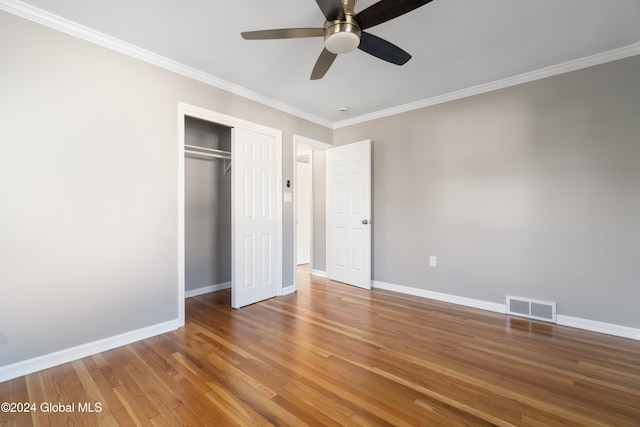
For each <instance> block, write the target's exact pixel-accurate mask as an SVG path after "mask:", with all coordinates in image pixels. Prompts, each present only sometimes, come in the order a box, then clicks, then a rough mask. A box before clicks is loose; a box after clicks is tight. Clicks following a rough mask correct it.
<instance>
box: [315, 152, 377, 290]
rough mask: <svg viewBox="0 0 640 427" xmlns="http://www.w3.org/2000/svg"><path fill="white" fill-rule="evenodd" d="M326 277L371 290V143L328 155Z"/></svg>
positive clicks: (328, 153)
mask: <svg viewBox="0 0 640 427" xmlns="http://www.w3.org/2000/svg"><path fill="white" fill-rule="evenodd" d="M326 162H327V192H328V193H327V196H328V197H327V222H328V226H327V228H328V239H327V240H328V241H327V248H328V249H327V255H328V256H327V258H328V262H327V275H328V277H329V278H330V279H333V280H337V281H339V282H343V283H348V284H350V285H355V286H359V287H361V288H365V289H371V141H370V140H366V141H361V142H356V143H353V144H347V145H343V146H340V147H336V148H332V149H330V150H328V151H327V159H326Z"/></svg>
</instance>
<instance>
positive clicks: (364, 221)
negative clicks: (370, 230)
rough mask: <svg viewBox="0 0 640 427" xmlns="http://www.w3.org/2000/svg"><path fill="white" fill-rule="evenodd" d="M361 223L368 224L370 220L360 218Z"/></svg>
mask: <svg viewBox="0 0 640 427" xmlns="http://www.w3.org/2000/svg"><path fill="white" fill-rule="evenodd" d="M362 223H363V224H364V225H367V224H370V223H371V221H368V220H366V219H363V220H362Z"/></svg>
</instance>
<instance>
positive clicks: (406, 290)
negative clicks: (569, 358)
mask: <svg viewBox="0 0 640 427" xmlns="http://www.w3.org/2000/svg"><path fill="white" fill-rule="evenodd" d="M373 287H374V289H384V290H387V291H393V292H398V293H401V294H406V295H413V296H417V297H422V298H429V299H433V300H436V301H443V302H449V303H452V304H458V305H462V306H465V307H472V308H478V309H481V310H487V311H493V312H495V313H501V314H506V315H509V314H508V313H507V305H506V304H498V303H493V302H488V301H483V300H477V299H472V298H465V297H459V296H456V295H449V294H443V293H440V292H433V291H427V290H425V289H418V288H413V287H411V286H402V285H394V284H392V283H385V282H379V281H377V280H374V281H373ZM556 321H557V325H560V326H568V327H571V328H578V329H584V330H586V331H590V332H598V333H601V334H607V335H614V336H617V337H622V338H629V339H633V340H640V329H638V328H632V327H629V326H621V325H614V324H612V323H604V322H598V321H596V320H588V319H581V318H579V317H572V316H565V315H561V314H558V315H557V316H556Z"/></svg>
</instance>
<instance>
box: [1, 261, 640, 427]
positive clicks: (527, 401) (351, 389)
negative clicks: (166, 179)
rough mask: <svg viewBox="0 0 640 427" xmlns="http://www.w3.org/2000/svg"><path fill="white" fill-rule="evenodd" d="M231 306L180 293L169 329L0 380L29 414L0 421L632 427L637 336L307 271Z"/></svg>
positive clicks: (638, 410)
mask: <svg viewBox="0 0 640 427" xmlns="http://www.w3.org/2000/svg"><path fill="white" fill-rule="evenodd" d="M229 303H230V294H229V291H221V292H216V293H213V294H208V295H203V296H200V297H195V298H191V299H189V300H187V305H186V313H187V322H186V326H185V327H184V328H181V329H180V330H178V331H175V332H171V333H168V334H164V335H161V336H158V337H154V338H150V339H147V340H144V341H140V342H137V343H134V344H131V345H128V346H125V347H121V348H118V349H115V350H111V351H107V352H104V353H100V354H98V355H95V356H91V357H87V358H84V359H81V360H78V361H75V362H72V363H68V364H65V365H61V366H58V367H55V368H51V369H47V370H45V371H42V372H38V373H35V374H31V375H27V376H26V377H22V378H18V379H15V380H12V381H6V382H4V383H1V384H0V402H28V403H31V404H34V403H35V404H36V406H37V411H36V412H33V413H30V414H24V413H22V414H17V413H3V412H0V424H1V425H3V426H4V425H16V426H29V425H36V426H48V425H52V426H57V425H78V426H80V425H81V426H90V425H106V426H110V425H113V426H128V425H132V426H133V425H160V426H171V425H188V426H202V425H203V426H212V425H220V426H235V425H238V426H245V425H246V426H263V425H289V426H304V425H312V426H313V425H373V426H382V425H393V426H405V425H407V426H416V425H425V426H440V425H442V426H457V425H470V426H490V425H497V426H640V342H638V341H633V340H627V339H623V338H616V337H610V336H606V335H600V334H595V333H589V332H584V331H580V330H576V329H571V328H565V327H559V326H555V325H550V324H545V323H539V322H533V321H528V320H523V319H519V318H513V317H512V318H510V317H508V316H504V315H500V314H494V313H490V312H485V311H479V310H473V309H468V308H463V307H459V306H455V305H450V304H445V303H440V302H434V301H430V300H426V299H421V298H416V297H410V296H406V295H401V294H396V293H393V292H386V291H378V290H375V291H365V290H360V289H357V288H353V287H350V286H346V285H343V284H339V283H334V282H331V281H328V280H324V279H318V278H315V277H313V278H311V277H310V276H309V270H308V269H300V271H299V277H298V292H297V293H296V294H292V295H288V296H284V297H280V298H275V299H272V300H269V301H265V302H262V303H259V304H255V305H252V306H249V307H245V308H243V309H240V310H232V309H231V308H230V306H229ZM43 403H44V404H47V403H55V404H58V403H62V404H65V405H74V406H73V407H71V408H70V409H72V410H73V411H72V412H70V413H53V412H48V413H47V412H43V411H42V410H41V407H40V406H41V405H42V404H43ZM96 403H98V404H99V407H98V406H96V405H95V404H96ZM87 404H91V405H92V406H91V408H89V407H82V408H80V406H81V405H87ZM99 408H101V411H99V412H88V411H87V409H94V410H96V409H99ZM45 409H46V408H45ZM66 409H69V407H66ZM81 409H84V411H82V410H81Z"/></svg>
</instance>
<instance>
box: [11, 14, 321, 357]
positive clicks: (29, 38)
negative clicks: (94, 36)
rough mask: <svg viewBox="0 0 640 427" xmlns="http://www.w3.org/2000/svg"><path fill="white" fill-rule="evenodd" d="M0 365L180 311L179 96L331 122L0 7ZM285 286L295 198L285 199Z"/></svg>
mask: <svg viewBox="0 0 640 427" xmlns="http://www.w3.org/2000/svg"><path fill="white" fill-rule="evenodd" d="M0 52H2V55H1V56H0V94H1V95H0V120H1V125H0V200H1V203H0V367H1V366H4V365H8V364H12V363H14V362H18V361H23V360H27V359H30V358H34V357H37V356H41V355H46V354H49V353H52V352H55V351H59V350H63V349H67V348H72V347H75V346H79V345H81V344H85V343H90V342H93V341H96V340H99V339H103V338H109V337H114V336H117V335H120V334H124V333H127V332H131V331H135V330H138V329H140V328H144V327H149V326H153V325H158V324H161V323H164V322H168V321H171V320H175V319H177V316H178V304H179V303H180V301H178V286H177V280H178V279H177V278H178V264H177V261H178V259H177V258H178V253H177V251H178V245H177V239H178V236H177V194H178V190H177V185H178V176H177V165H178V160H177V153H178V147H177V144H178V102H180V101H182V102H186V103H189V104H192V105H197V106H199V107H202V108H206V109H209V110H213V111H217V112H220V113H223V114H227V115H231V116H235V117H238V118H241V119H244V120H249V121H252V122H255V123H259V124H263V125H266V126H270V127H273V128H276V129H281V130H282V131H283V163H282V164H283V179H284V180H285V182H286V180H287V179H293V177H292V174H293V157H292V156H293V135H294V134H297V135H303V136H306V137H309V138H312V139H317V140H324V141H330V140H331V135H332V131H331V129H328V128H325V127H322V126H319V125H317V124H314V123H311V122H308V121H305V120H302V119H300V118H297V117H294V116H291V115H289V114H286V113H283V112H281V111H279V110H276V109H272V108H269V107H266V106H264V105H262V104H259V103H256V102H253V101H250V100H248V99H246V98H242V97H239V96H236V95H233V94H231V93H229V92H225V91H223V90H220V89H217V88H214V87H211V86H209V85H206V84H203V83H200V82H196V81H194V80H192V79H189V78H186V77H184V76H181V75H178V74H175V73H172V72H170V71H167V70H164V69H161V68H159V67H156V66H153V65H150V64H148V63H145V62H142V61H139V60H137V59H134V58H130V57H127V56H125V55H122V54H120V53H117V52H114V51H111V50H109V49H106V48H102V47H100V46H97V45H94V44H91V43H89V42H85V41H83V40H79V39H77V38H74V37H72V36H69V35H66V34H63V33H60V32H58V31H55V30H52V29H49V28H46V27H44V26H41V25H39V24H36V23H33V22H30V21H27V20H24V19H22V18H19V17H16V16H14V15H11V14H8V13H6V12H0ZM283 224H284V230H283V242H284V248H283V259H284V261H285V266H284V268H283V271H284V273H283V274H284V278H283V286H288V285H290V284H292V283H293V277H292V272H293V263H294V259H295V258H294V254H293V206H292V204H291V203H288V204H287V203H285V204H284V206H283Z"/></svg>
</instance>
